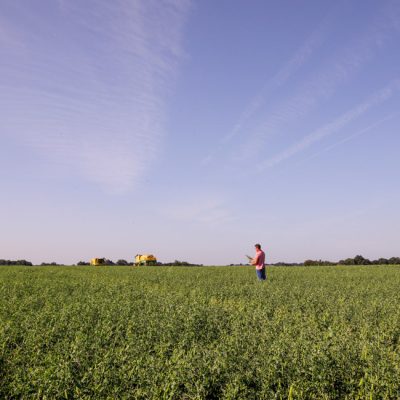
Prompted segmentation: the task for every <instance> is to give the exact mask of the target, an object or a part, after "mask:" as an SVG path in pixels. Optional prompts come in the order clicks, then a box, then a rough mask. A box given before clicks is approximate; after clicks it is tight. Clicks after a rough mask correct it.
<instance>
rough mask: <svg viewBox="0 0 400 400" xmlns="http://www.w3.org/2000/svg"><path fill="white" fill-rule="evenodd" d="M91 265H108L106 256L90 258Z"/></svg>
mask: <svg viewBox="0 0 400 400" xmlns="http://www.w3.org/2000/svg"><path fill="white" fill-rule="evenodd" d="M90 265H106V259H105V258H92V259H91V260H90Z"/></svg>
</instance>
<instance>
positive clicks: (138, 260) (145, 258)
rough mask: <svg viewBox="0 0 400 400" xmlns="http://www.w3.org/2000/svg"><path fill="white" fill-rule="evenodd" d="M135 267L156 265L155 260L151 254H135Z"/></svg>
mask: <svg viewBox="0 0 400 400" xmlns="http://www.w3.org/2000/svg"><path fill="white" fill-rule="evenodd" d="M135 265H157V259H156V258H155V257H154V256H153V254H136V256H135Z"/></svg>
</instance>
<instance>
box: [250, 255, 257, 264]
mask: <svg viewBox="0 0 400 400" xmlns="http://www.w3.org/2000/svg"><path fill="white" fill-rule="evenodd" d="M257 263H258V254H257V255H256V256H255V257H254V258H253V259H252V260H251V265H257Z"/></svg>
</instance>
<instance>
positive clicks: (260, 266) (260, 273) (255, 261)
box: [251, 243, 267, 281]
mask: <svg viewBox="0 0 400 400" xmlns="http://www.w3.org/2000/svg"><path fill="white" fill-rule="evenodd" d="M254 247H255V248H256V255H255V257H254V258H252V259H251V265H255V266H256V273H257V278H258V279H259V280H260V281H265V280H266V279H267V276H266V274H265V253H264V252H263V251H262V250H261V245H260V244H258V243H257V244H256V245H254Z"/></svg>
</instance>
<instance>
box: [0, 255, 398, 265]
mask: <svg viewBox="0 0 400 400" xmlns="http://www.w3.org/2000/svg"><path fill="white" fill-rule="evenodd" d="M0 265H27V266H32V265H33V264H32V262H30V261H27V260H3V259H0ZM39 265H41V266H61V265H65V264H58V263H56V262H54V261H52V262H42V263H41V264H39ZM76 265H90V263H89V262H87V261H79V262H77V263H76ZM104 265H134V263H133V262H128V261H126V260H123V259H120V260H118V261H116V262H114V261H112V260H108V259H106V262H105V264H104ZM157 265H159V266H162V265H164V266H182V267H202V266H203V264H192V263H189V262H187V261H179V260H175V261H173V262H167V263H161V262H157ZM230 265H231V266H233V265H238V266H241V265H248V264H242V263H241V264H230ZM269 265H275V266H280V267H292V266H305V267H309V266H313V265H315V266H316V265H321V266H333V265H400V257H391V258H378V259H376V260H369V259H368V258H364V257H363V256H361V255H357V256H355V257H354V258H346V259H343V260H340V261H337V262H335V261H327V260H311V259H309V260H305V261H304V262H302V263H287V262H281V261H280V262H277V263H273V264H269Z"/></svg>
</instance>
